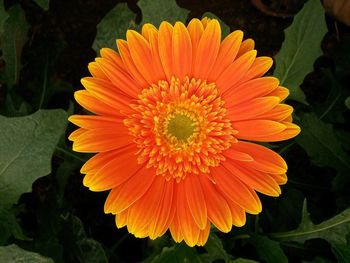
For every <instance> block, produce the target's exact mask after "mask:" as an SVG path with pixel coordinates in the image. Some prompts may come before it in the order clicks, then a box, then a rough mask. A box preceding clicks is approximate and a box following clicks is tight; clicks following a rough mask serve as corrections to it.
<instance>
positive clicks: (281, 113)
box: [256, 104, 293, 122]
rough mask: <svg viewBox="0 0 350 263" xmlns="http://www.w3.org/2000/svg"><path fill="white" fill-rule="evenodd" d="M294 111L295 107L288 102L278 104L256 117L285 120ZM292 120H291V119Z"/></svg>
mask: <svg viewBox="0 0 350 263" xmlns="http://www.w3.org/2000/svg"><path fill="white" fill-rule="evenodd" d="M292 113H293V107H292V106H289V105H287V104H278V105H276V107H274V108H273V109H272V110H270V111H268V112H265V113H263V114H261V115H258V116H257V117H256V119H264V120H271V121H284V120H286V119H287V118H288V117H289V116H291V114H292ZM289 122H290V121H289Z"/></svg>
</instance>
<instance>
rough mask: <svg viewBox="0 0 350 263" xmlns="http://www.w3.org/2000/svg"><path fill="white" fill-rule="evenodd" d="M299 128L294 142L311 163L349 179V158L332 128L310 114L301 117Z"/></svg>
mask: <svg viewBox="0 0 350 263" xmlns="http://www.w3.org/2000/svg"><path fill="white" fill-rule="evenodd" d="M300 126H301V131H302V132H301V133H300V135H299V136H298V137H297V139H296V141H297V143H298V144H299V145H300V146H301V147H302V148H303V149H304V150H305V151H306V152H307V154H308V155H309V156H310V157H311V160H312V162H313V163H314V164H316V165H318V166H320V167H324V166H329V167H332V168H334V169H336V170H337V171H338V172H339V176H347V177H348V178H349V176H348V172H347V171H348V170H349V169H350V156H349V154H347V153H346V152H345V151H344V150H343V148H342V145H341V142H340V141H339V138H338V137H337V136H336V134H335V131H334V129H333V126H332V125H331V124H328V123H325V122H323V121H321V120H320V119H318V118H317V116H316V115H315V114H312V113H308V114H304V115H302V116H301V118H300ZM349 179H350V178H349ZM334 187H335V186H334ZM335 188H336V187H335Z"/></svg>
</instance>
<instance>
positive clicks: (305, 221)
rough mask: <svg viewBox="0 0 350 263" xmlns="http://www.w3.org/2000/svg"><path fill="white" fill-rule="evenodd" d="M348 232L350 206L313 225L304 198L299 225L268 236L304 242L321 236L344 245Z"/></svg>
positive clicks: (349, 228) (332, 242) (331, 242)
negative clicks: (290, 229)
mask: <svg viewBox="0 0 350 263" xmlns="http://www.w3.org/2000/svg"><path fill="white" fill-rule="evenodd" d="M348 234H350V208H348V209H346V210H344V211H343V212H342V213H340V214H338V215H336V216H334V217H332V218H331V219H328V220H326V221H323V222H322V223H320V224H317V225H315V224H314V223H313V222H312V221H311V219H310V215H309V213H308V211H307V206H306V200H305V201H304V206H303V213H302V218H301V222H300V225H299V227H298V228H297V229H295V230H292V231H289V232H284V233H273V234H271V235H270V236H271V237H272V238H274V239H278V240H282V241H297V242H304V241H306V240H308V239H313V238H323V239H325V240H327V241H328V242H329V243H330V244H331V245H334V244H339V245H346V243H347V240H346V236H347V235H348Z"/></svg>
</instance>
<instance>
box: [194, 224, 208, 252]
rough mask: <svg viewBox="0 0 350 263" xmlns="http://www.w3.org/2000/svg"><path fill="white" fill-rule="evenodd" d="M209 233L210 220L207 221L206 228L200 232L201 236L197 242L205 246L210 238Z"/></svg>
mask: <svg viewBox="0 0 350 263" xmlns="http://www.w3.org/2000/svg"><path fill="white" fill-rule="evenodd" d="M209 233H210V222H209V221H207V225H206V226H205V228H204V229H203V230H201V231H200V232H199V238H198V242H197V245H198V246H204V245H205V244H206V243H207V241H208V238H209Z"/></svg>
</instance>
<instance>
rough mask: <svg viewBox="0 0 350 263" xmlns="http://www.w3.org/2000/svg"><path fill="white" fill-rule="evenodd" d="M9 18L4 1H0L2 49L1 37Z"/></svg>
mask: <svg viewBox="0 0 350 263" xmlns="http://www.w3.org/2000/svg"><path fill="white" fill-rule="evenodd" d="M7 18H8V14H7V13H6V10H5V6H4V0H0V47H1V35H2V33H3V32H4V25H5V21H6V19H7Z"/></svg>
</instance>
